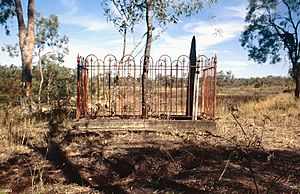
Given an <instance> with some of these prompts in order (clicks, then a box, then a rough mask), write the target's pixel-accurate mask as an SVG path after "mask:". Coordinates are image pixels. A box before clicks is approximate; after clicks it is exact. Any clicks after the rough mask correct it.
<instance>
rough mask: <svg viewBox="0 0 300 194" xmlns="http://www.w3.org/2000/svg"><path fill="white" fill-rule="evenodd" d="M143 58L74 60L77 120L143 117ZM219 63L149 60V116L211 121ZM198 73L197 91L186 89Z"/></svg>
mask: <svg viewBox="0 0 300 194" xmlns="http://www.w3.org/2000/svg"><path fill="white" fill-rule="evenodd" d="M142 64H143V57H142V58H141V59H140V60H138V61H136V59H135V58H134V57H132V56H130V55H126V56H125V57H123V59H121V60H117V58H116V57H115V56H113V55H106V56H105V57H104V58H103V59H100V58H97V57H96V56H95V55H93V54H91V55H88V56H87V57H85V58H84V57H80V56H78V58H77V68H78V69H77V72H78V74H77V77H78V79H77V108H76V117H77V119H79V118H80V117H82V116H95V117H96V116H103V117H107V116H119V117H121V118H128V117H140V116H141V115H142V81H141V79H142V70H143V67H142ZM216 65H217V58H216V56H215V57H212V58H207V57H206V56H199V57H198V59H197V63H196V66H195V67H191V65H190V62H189V57H188V56H185V55H182V56H179V57H178V58H177V59H176V60H172V59H171V57H169V56H168V55H162V56H161V57H160V58H159V59H158V60H157V61H154V60H153V59H152V58H151V60H150V64H149V70H148V82H147V83H148V85H147V87H148V96H147V97H148V116H149V117H159V118H165V119H170V118H182V119H183V118H192V116H194V118H197V117H205V118H214V117H215V114H216ZM191 68H196V77H195V87H194V88H190V84H189V71H190V69H191ZM191 89H192V90H194V99H195V100H194V101H193V102H189V103H193V106H192V107H194V109H195V110H194V111H193V112H191V110H189V109H190V108H189V107H190V106H189V104H188V101H189V100H188V99H190V98H191V96H190V93H188V90H191Z"/></svg>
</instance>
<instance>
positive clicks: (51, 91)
mask: <svg viewBox="0 0 300 194" xmlns="http://www.w3.org/2000/svg"><path fill="white" fill-rule="evenodd" d="M43 66H44V67H45V71H44V76H45V81H44V82H43V86H42V87H43V90H42V95H41V101H42V102H44V103H45V102H48V101H49V102H58V101H59V100H64V99H67V98H68V97H70V96H75V94H76V73H75V69H71V68H67V67H64V66H61V65H60V64H59V63H56V61H55V60H54V61H52V60H51V59H49V60H46V61H44V62H43ZM34 74H36V76H35V77H36V79H37V81H39V79H40V76H39V70H38V69H37V68H34ZM35 83H36V84H34V85H33V93H34V94H38V84H37V82H35ZM34 99H37V95H34Z"/></svg>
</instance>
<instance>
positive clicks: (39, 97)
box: [38, 53, 44, 110]
mask: <svg viewBox="0 0 300 194" xmlns="http://www.w3.org/2000/svg"><path fill="white" fill-rule="evenodd" d="M39 70H40V76H41V81H40V85H39V94H38V103H39V110H41V94H42V87H43V83H44V73H43V67H42V60H41V56H40V53H39Z"/></svg>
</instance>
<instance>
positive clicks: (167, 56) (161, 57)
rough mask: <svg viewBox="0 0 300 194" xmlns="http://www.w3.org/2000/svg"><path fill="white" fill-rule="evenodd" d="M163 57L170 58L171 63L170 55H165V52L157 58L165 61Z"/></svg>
mask: <svg viewBox="0 0 300 194" xmlns="http://www.w3.org/2000/svg"><path fill="white" fill-rule="evenodd" d="M163 57H166V58H168V59H169V60H170V64H172V59H171V57H170V56H169V55H167V54H163V55H161V56H160V57H159V59H158V60H160V59H162V60H164V62H167V59H166V58H165V59H163Z"/></svg>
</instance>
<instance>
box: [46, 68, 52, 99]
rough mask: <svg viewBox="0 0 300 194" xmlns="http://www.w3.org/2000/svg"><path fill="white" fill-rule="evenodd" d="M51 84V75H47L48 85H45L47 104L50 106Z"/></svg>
mask: <svg viewBox="0 0 300 194" xmlns="http://www.w3.org/2000/svg"><path fill="white" fill-rule="evenodd" d="M51 83H52V75H51V73H50V74H49V78H48V84H47V104H48V105H50V86H51Z"/></svg>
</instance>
